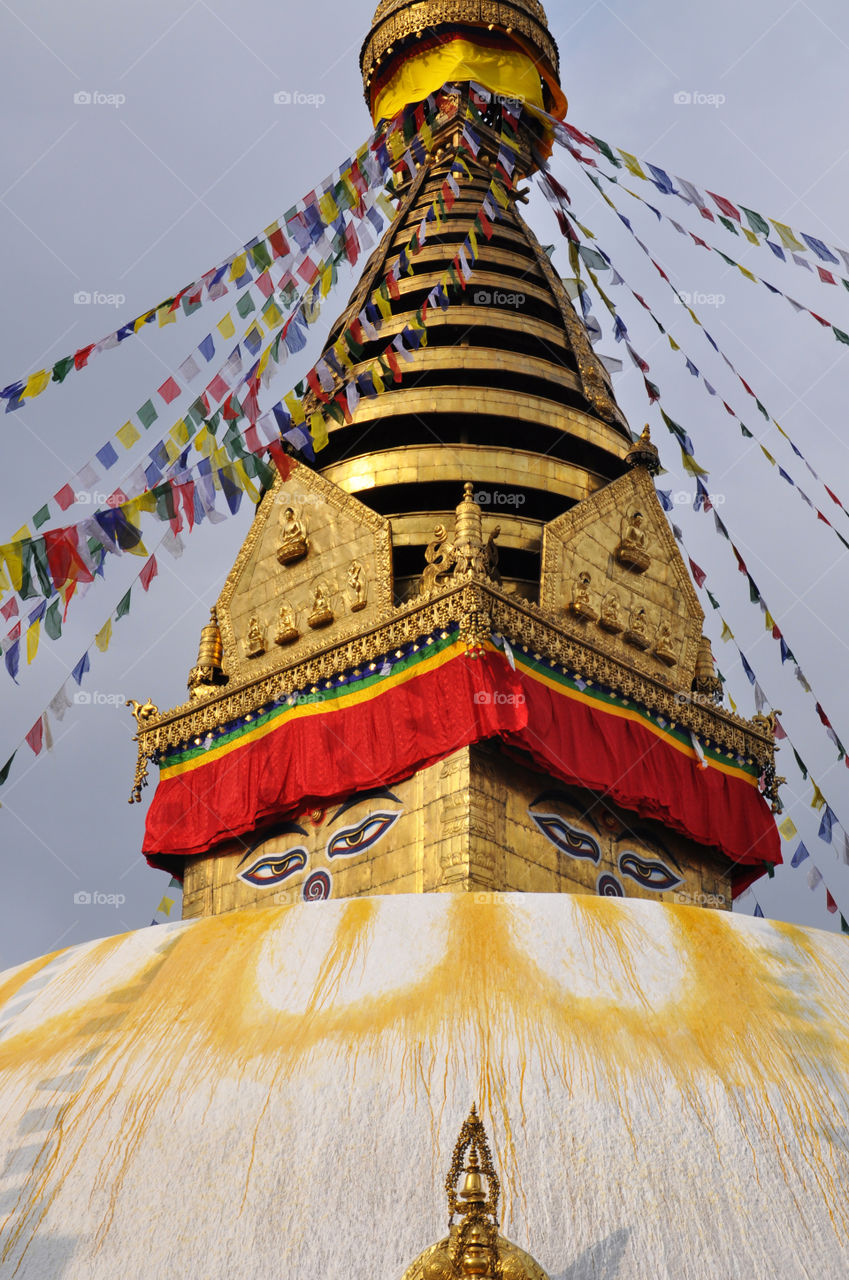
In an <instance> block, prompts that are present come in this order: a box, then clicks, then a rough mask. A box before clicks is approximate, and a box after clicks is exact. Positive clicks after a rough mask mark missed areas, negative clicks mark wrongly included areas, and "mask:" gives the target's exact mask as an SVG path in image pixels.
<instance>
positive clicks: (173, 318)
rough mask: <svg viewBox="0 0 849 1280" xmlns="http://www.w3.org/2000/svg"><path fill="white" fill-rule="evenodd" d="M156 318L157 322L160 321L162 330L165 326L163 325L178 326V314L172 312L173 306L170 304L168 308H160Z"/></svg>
mask: <svg viewBox="0 0 849 1280" xmlns="http://www.w3.org/2000/svg"><path fill="white" fill-rule="evenodd" d="M156 318H157V320H158V322H159V327H160V329H161V328H162V326H163V325H165V324H176V323H177V312H176V311H172V310H171V304H170V303H168V305H167V306H164V307H160V308H159V310H158V311H157V313H156Z"/></svg>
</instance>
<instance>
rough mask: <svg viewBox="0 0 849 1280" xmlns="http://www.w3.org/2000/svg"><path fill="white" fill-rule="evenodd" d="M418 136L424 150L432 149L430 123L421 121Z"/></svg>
mask: <svg viewBox="0 0 849 1280" xmlns="http://www.w3.org/2000/svg"><path fill="white" fill-rule="evenodd" d="M419 137H420V138H421V140H422V142H423V143H424V148H425V151H432V150H433V130H432V129H431V127H430V125H429V124H428V122H427V121H426V120H425V121H424V122H423V123H422V127H421V129H419Z"/></svg>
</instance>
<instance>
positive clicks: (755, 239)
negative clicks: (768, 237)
mask: <svg viewBox="0 0 849 1280" xmlns="http://www.w3.org/2000/svg"><path fill="white" fill-rule="evenodd" d="M742 230H743V235H744V236H745V237H746V239H747V240H748V241H749V243H750V244H760V240H759V239H758V237H757V236H756V235H755V233H754V231H750V230H749V228H748V227H743V229H742Z"/></svg>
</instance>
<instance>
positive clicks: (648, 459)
mask: <svg viewBox="0 0 849 1280" xmlns="http://www.w3.org/2000/svg"><path fill="white" fill-rule="evenodd" d="M625 462H626V463H627V465H628V466H629V467H645V469H646V471H648V473H649V475H650V476H656V475H659V474H660V472H661V470H662V468H661V465H660V454H659V453H658V451H657V446H656V445H654V444H652V438H651V430H650V428H649V424H648V423H646V425H645V426H644V427H643V430H642V433H641V435H640V437H639V439H637V440H635V441H634V443H633V444H632V445H631V448H630V449H629V450H628V452H627V453H626V454H625Z"/></svg>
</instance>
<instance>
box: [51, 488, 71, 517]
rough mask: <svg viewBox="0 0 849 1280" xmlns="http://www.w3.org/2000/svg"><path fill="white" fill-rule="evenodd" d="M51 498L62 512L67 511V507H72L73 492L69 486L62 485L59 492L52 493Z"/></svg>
mask: <svg viewBox="0 0 849 1280" xmlns="http://www.w3.org/2000/svg"><path fill="white" fill-rule="evenodd" d="M53 497H54V498H55V499H56V501H57V502H58V504H59V506H60V507H61V508H62V510H63V511H67V510H68V507H71V506H73V505H74V491H73V489H72V488H71V486H70V485H69V484H63V485H62V488H61V489H60V490H59V492H58V493H54V495H53Z"/></svg>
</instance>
